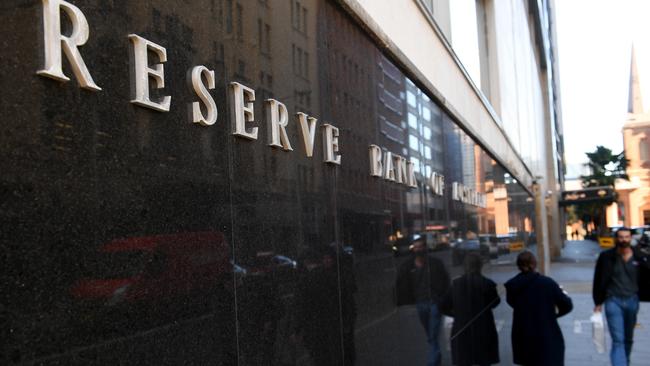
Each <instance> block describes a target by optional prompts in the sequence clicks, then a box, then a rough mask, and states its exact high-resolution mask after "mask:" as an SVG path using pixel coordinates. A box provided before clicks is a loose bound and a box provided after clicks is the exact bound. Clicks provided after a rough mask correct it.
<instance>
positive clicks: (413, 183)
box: [406, 160, 418, 188]
mask: <svg viewBox="0 0 650 366" xmlns="http://www.w3.org/2000/svg"><path fill="white" fill-rule="evenodd" d="M406 175H407V176H408V182H407V183H406V185H408V186H409V187H411V188H415V187H417V186H418V181H417V179H416V178H415V164H413V162H412V161H410V160H409V161H407V162H406Z"/></svg>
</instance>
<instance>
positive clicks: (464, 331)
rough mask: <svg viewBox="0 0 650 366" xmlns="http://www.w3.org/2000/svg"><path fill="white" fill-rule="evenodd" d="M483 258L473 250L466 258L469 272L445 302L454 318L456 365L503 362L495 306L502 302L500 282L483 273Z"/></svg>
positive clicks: (446, 310)
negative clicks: (500, 358) (495, 321)
mask: <svg viewBox="0 0 650 366" xmlns="http://www.w3.org/2000/svg"><path fill="white" fill-rule="evenodd" d="M482 267H483V261H482V259H481V257H480V256H478V255H477V254H474V253H470V254H468V255H467V257H466V258H465V274H464V275H463V276H461V277H459V278H457V279H455V280H454V281H453V282H452V285H451V292H450V294H449V296H447V297H446V299H445V302H444V304H443V309H444V312H445V314H448V315H451V316H453V317H454V325H453V327H452V330H451V334H452V335H451V352H452V361H453V364H454V365H458V366H471V365H481V366H485V365H491V364H497V363H499V338H498V335H497V330H496V326H495V324H494V316H493V315H492V309H493V308H495V307H496V306H497V305H499V303H500V302H501V299H500V298H499V294H498V293H497V289H496V284H495V283H494V282H493V281H492V280H490V279H488V278H485V277H483V275H481V268H482Z"/></svg>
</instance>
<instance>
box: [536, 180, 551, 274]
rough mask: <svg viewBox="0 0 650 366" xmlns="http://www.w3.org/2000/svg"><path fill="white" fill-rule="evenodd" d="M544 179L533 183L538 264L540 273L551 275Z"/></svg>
mask: <svg viewBox="0 0 650 366" xmlns="http://www.w3.org/2000/svg"><path fill="white" fill-rule="evenodd" d="M541 179H542V177H537V180H535V181H534V182H533V192H534V194H535V235H536V237H537V263H538V268H539V272H540V273H541V274H543V275H546V276H548V275H550V272H551V263H550V255H549V254H550V253H549V242H548V217H547V216H546V202H545V197H544V196H545V194H544V192H545V190H544V187H543V184H542V183H540V181H541Z"/></svg>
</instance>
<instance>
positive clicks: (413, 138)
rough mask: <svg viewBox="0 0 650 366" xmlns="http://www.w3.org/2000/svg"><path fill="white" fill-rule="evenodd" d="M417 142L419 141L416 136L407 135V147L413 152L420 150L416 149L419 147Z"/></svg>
mask: <svg viewBox="0 0 650 366" xmlns="http://www.w3.org/2000/svg"><path fill="white" fill-rule="evenodd" d="M418 141H419V140H418V138H417V137H416V136H414V135H409V147H410V148H411V149H413V150H415V151H420V150H419V149H418V147H419V146H418V145H419V144H418Z"/></svg>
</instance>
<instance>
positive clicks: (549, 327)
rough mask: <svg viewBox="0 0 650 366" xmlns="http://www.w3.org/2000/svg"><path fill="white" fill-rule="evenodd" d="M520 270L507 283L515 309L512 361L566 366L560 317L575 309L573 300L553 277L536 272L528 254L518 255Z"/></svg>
mask: <svg viewBox="0 0 650 366" xmlns="http://www.w3.org/2000/svg"><path fill="white" fill-rule="evenodd" d="M517 267H519V270H520V271H521V272H520V273H519V274H518V275H516V276H515V277H513V278H511V279H510V280H509V281H508V282H506V285H505V286H506V301H507V302H508V304H509V305H510V306H511V307H512V308H513V309H514V314H513V319H512V354H513V361H514V363H515V364H518V365H526V366H563V365H564V338H563V337H562V330H560V326H559V325H558V323H557V318H559V317H561V316H563V315H565V314H568V313H569V312H570V311H571V310H572V309H573V303H572V302H571V298H569V296H567V294H566V293H565V292H564V291H562V289H561V288H560V286H559V285H558V284H557V283H556V282H555V281H554V280H553V279H551V278H550V277H546V276H542V275H541V274H539V273H537V272H536V270H535V269H536V268H537V260H536V259H535V256H534V255H533V254H532V253H531V252H529V251H525V252H522V253H521V254H519V255H518V256H517Z"/></svg>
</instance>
